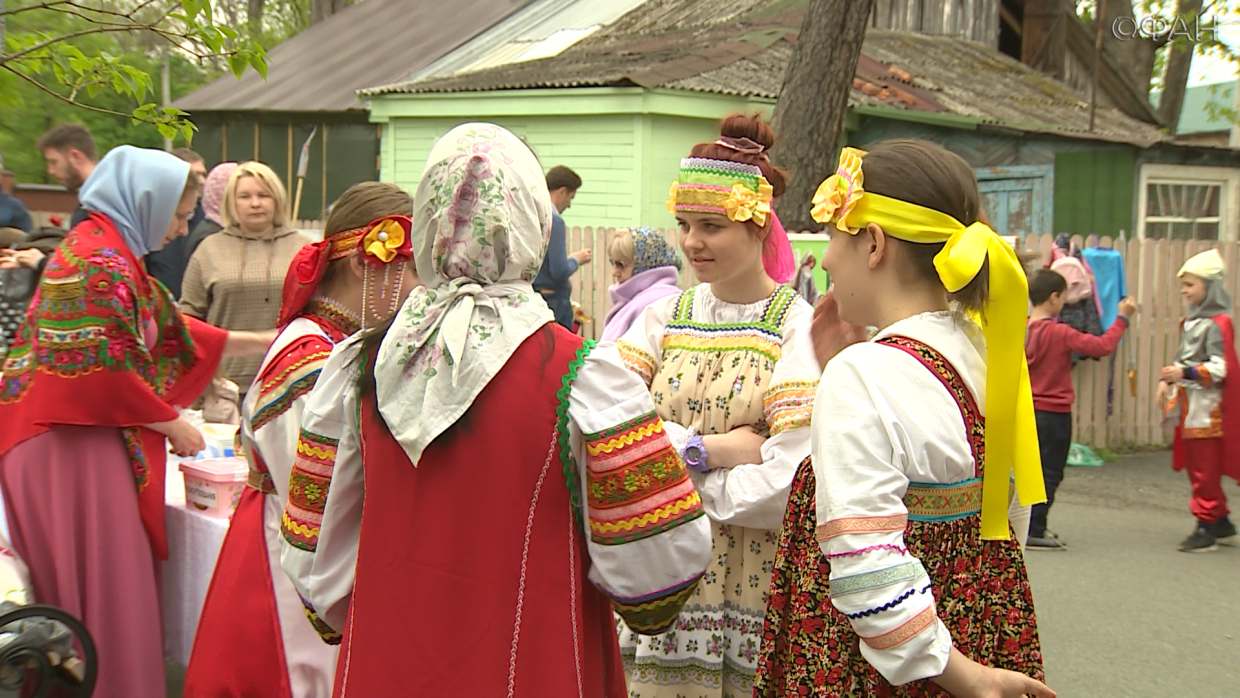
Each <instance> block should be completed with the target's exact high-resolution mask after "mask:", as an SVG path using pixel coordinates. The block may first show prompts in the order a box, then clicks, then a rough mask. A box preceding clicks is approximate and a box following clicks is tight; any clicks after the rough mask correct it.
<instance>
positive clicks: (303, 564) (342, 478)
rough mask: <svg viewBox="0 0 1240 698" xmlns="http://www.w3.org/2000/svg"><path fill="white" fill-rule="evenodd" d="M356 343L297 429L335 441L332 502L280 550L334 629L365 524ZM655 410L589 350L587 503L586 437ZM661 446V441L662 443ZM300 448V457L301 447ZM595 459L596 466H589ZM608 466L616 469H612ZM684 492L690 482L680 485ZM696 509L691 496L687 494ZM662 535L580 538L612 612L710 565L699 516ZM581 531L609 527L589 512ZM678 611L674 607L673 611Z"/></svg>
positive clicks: (654, 597)
mask: <svg viewBox="0 0 1240 698" xmlns="http://www.w3.org/2000/svg"><path fill="white" fill-rule="evenodd" d="M358 351H359V340H358V338H357V336H356V335H355V336H354V337H351V338H349V339H348V340H345V341H344V342H342V343H340V344H338V345H337V346H336V348H335V350H333V352H332V355H331V357H330V358H329V359H328V361H327V365H326V366H325V367H324V368H323V372H322V374H321V376H320V377H319V381H318V384H317V385H316V387H315V390H314V392H313V394H312V395H311V397H310V402H309V405H307V407H306V412H305V416H304V418H303V421H302V427H303V432H310V433H313V434H318V435H322V436H325V437H328V438H332V439H338V443H337V445H336V447H335V463H334V466H333V469H332V474H331V489H330V496H329V497H328V499H327V502H326V506H325V510H324V511H323V514H322V521H321V525H320V527H319V528H320V531H319V533H318V540H317V545H316V546H315V549H314V550H306V549H304V547H297V546H296V545H291V544H290V541H289V540H288V539H287V537H286V540H285V541H284V543H283V552H282V555H281V562H282V564H283V566H284V569H285V571H286V572H287V573H288V574H289V576H290V577H291V578H292V579H293V584H294V586H296V587H297V590H298V592H299V593H300V594H301V595H302V597H303V598H305V599H306V600H307V601H308V603H309V604H310V605H311V606H312V607H313V611H314V612H316V613H317V614H318V615H319V617H320V618H321V619H322V620H323V621H325V622H326V624H327V625H329V626H331V627H332V628H342V627H344V623H345V619H346V617H347V614H348V606H349V599H350V596H351V594H352V591H353V584H354V567H355V565H356V563H357V551H358V543H359V537H360V532H361V522H362V502H363V500H364V498H365V485H364V478H363V466H362V458H361V453H360V451H359V448H358V444H359V432H360V425H359V423H358V419H357V415H358V400H359V396H358V392H357V387H356V376H357V371H356V363H355V358H356V356H357V353H358ZM653 412H654V404H653V403H652V401H651V398H650V394H649V392H648V391H647V390H646V387H645V385H644V384H642V382H641V381H640V380H639V379H637V377H636V376H634V375H633V374H632V373H630V372H629V371H628V369H626V368H625V366H624V363H623V362H622V361H621V360H620V355H619V353H618V352H617V351H616V349H615V347H614V346H613V345H605V346H600V347H596V348H595V349H594V350H593V351H591V352H590V353H589V355H588V356H587V357H586V359H585V362H584V363H583V365H582V366H581V368H580V370H579V371H578V372H577V377H576V379H575V380H574V381H573V383H572V389H571V392H570V393H569V406H568V416H569V437H570V443H571V444H572V451H573V454H572V455H573V458H574V460H575V462H576V464H577V468H578V473H579V476H580V481H581V488H582V499H581V501H582V502H583V503H589V502H590V501H591V500H590V497H589V492H588V485H589V483H590V482H591V481H592V480H593V479H594V478H593V477H592V475H591V470H590V467H591V465H592V459H591V456H589V454H588V452H587V449H586V439H585V435H586V434H598V433H600V432H604V431H606V430H609V429H612V428H614V427H616V426H617V425H622V424H626V423H629V422H631V421H633V420H634V419H636V418H640V417H642V416H644V415H650V414H651V413H653ZM665 443H666V442H665ZM304 445H305V443H304V436H303V444H302V445H299V448H301V447H303V446H304ZM594 460H597V458H595V459H594ZM613 465H614V464H613ZM686 487H688V483H686ZM685 496H686V497H689V498H690V499H693V500H697V497H696V495H695V494H693V492H692V490H691V488H690V489H688V490H687V493H686V495H685ZM694 510H695V511H694V512H691V513H690V514H688V515H685V517H684V518H685V520H684V521H683V522H682V523H681V524H679V525H676V526H674V527H672V528H670V529H668V530H665V531H662V532H660V533H657V534H654V535H650V536H647V537H644V538H641V539H639V540H636V541H632V542H627V543H624V544H619V545H614V544H612V545H603V544H599V543H597V542H595V540H594V537H593V536H586V537H585V538H586V540H587V549H588V551H589V554H590V558H591V563H592V564H591V566H590V573H589V577H590V580H591V581H592V582H593V583H594V584H595V586H597V587H598V588H599V589H600V590H601V591H602V592H603V593H604V594H606V595H607V596H608V597H610V598H611V599H612V600H613V602H615V603H616V604H617V606H618V607H621V608H623V606H624V605H625V603H626V602H630V601H631V602H633V603H634V605H636V604H638V603H640V604H642V605H646V606H647V607H649V605H650V604H651V603H654V602H658V601H659V600H661V599H663V597H664V596H667V597H669V598H670V597H672V596H675V597H676V598H679V599H681V600H682V601H683V598H685V597H686V596H687V593H686V590H688V592H691V591H692V587H693V585H694V584H696V580H697V578H698V577H700V576H701V575H702V573H703V572H704V571H705V569H706V565H707V563H708V562H709V560H710V557H711V531H710V522H709V520H708V519H707V518H706V517H705V516H701V515H700V512H701V509H700V508H699V507H695V508H694ZM584 513H585V514H586V519H587V526H588V527H590V528H591V530H592V531H593V530H595V529H596V528H598V527H600V526H606V525H609V524H607V523H604V522H601V520H600V519H599V516H598V512H596V511H595V510H594V508H593V507H587V511H586V512H584ZM677 610H678V606H677Z"/></svg>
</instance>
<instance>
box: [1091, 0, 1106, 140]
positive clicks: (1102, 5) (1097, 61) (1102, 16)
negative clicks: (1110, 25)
mask: <svg viewBox="0 0 1240 698" xmlns="http://www.w3.org/2000/svg"><path fill="white" fill-rule="evenodd" d="M1098 5H1099V8H1098V17H1097V22H1098V38H1097V40H1096V41H1095V43H1094V75H1093V87H1092V88H1091V89H1090V92H1089V132H1090V133H1093V132H1094V114H1095V112H1097V111H1098V72H1099V70H1101V68H1102V25H1103V23H1104V21H1105V20H1106V16H1107V0H1098Z"/></svg>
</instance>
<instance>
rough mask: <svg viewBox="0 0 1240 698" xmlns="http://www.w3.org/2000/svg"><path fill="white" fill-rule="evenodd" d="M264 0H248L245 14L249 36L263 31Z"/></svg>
mask: <svg viewBox="0 0 1240 698" xmlns="http://www.w3.org/2000/svg"><path fill="white" fill-rule="evenodd" d="M264 1H265V0H249V9H248V12H247V14H246V19H247V24H248V25H249V28H250V36H251V37H255V36H259V35H261V34H262V33H263V2H264Z"/></svg>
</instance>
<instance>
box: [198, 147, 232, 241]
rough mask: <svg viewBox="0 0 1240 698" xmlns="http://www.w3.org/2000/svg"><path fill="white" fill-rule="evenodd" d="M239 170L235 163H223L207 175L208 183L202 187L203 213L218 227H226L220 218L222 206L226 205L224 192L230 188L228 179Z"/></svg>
mask: <svg viewBox="0 0 1240 698" xmlns="http://www.w3.org/2000/svg"><path fill="white" fill-rule="evenodd" d="M235 169H237V163H235V162H221V163H220V164H218V165H216V166H215V167H212V168H211V171H210V172H208V173H207V181H206V183H205V184H203V186H202V213H203V215H205V216H206V217H207V219H208V220H210V221H211V222H213V223H215V224H216V225H220V226H222V225H224V220H223V219H222V218H220V206H221V205H223V203H224V190H225V189H227V188H228V178H229V177H231V176H232V173H233V170H235Z"/></svg>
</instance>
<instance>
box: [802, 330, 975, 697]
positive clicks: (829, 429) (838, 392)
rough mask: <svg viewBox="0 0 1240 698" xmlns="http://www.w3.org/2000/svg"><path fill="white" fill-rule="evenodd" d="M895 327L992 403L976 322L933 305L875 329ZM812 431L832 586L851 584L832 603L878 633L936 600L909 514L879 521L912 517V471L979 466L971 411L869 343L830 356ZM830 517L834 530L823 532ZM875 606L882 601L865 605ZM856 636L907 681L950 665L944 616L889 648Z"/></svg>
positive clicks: (875, 659) (962, 473)
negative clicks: (909, 528) (967, 420)
mask: <svg viewBox="0 0 1240 698" xmlns="http://www.w3.org/2000/svg"><path fill="white" fill-rule="evenodd" d="M891 335H903V336H906V337H909V338H912V339H916V340H919V341H921V342H923V343H925V344H927V345H929V346H931V347H933V348H934V349H936V350H937V351H938V352H939V353H941V354H942V355H943V356H944V357H945V358H946V359H947V360H948V361H949V362H950V363H951V364H952V366H954V367H955V368H956V370H957V371H958V372H959V373H960V377H961V378H962V379H963V381H964V383H965V385H966V386H967V388H968V390H969V392H970V393H972V395H973V397H974V399H975V400H976V401H977V405H978V409H979V410H981V411H982V413H983V414H984V413H985V409H986V408H985V392H986V391H985V385H986V362H985V354H986V353H985V346H984V343H983V340H982V332H981V329H980V328H978V327H977V326H976V325H975V324H973V323H972V322H971V321H968V320H960V321H958V320H957V319H956V318H955V317H954V316H953V315H952V313H950V312H944V313H929V314H924V315H918V316H914V317H911V318H908V319H906V320H902V321H900V322H897V323H895V324H893V325H891V326H890V327H888V328H886V329H885V330H883V331H881V332H879V334H878V335H877V337H876V339H881V338H883V337H888V336H891ZM812 431H813V439H812V440H813V452H814V474H815V477H816V485H817V489H816V492H815V493H816V496H817V505H818V510H817V514H818V524H819V533H820V535H819V542H820V545H821V547H822V551H823V553H824V554H826V555H827V557H828V558H830V559H831V585H832V590H833V591H835V588H836V587H837V586H838V587H839V588H840V589H844V588H848V589H849V590H850V591H849V592H848V593H841V594H838V595H837V594H834V593H833V594H832V596H831V602H832V603H833V604H834V605H835V607H836V609H838V610H839V611H840V612H841V613H844V614H846V615H849V614H852V615H858V617H856V618H850V622H851V623H852V626H853V629H854V630H855V631H856V632H857V634H858V635H859V636H860V637H862V638H879V637H880V636H884V635H886V634H887V633H891V632H892V631H894V630H896V629H898V628H901V627H902V626H905V624H906V623H909V622H910V621H913V620H914V619H915V618H917V617H918V616H921V614H923V613H924V612H925V611H926V610H927V609H930V608H932V607H933V606H934V604H935V597H934V595H933V592H934V590H933V589H929V587H930V579H929V577H928V576H927V574H926V571H925V569H924V568H923V567H922V563H921V561H920V560H918V559H917V558H916V557H914V556H913V555H912V554H911V553H909V552H908V551H907V546H906V545H905V541H904V525H903V524H902V523H900V524H899V525H895V524H892V525H883V523H884V521H886V522H893V521H894V522H900V521H903V520H904V518H905V517H907V515H908V509H907V507H906V506H905V504H904V495H905V492H906V491H907V489H908V487H909V483H910V482H932V483H954V482H960V481H962V480H968V479H971V478H973V477H974V473H975V470H974V460H973V453H972V450H971V449H970V446H969V439H968V434H967V433H966V431H965V424H964V420H963V419H961V415H960V408H959V406H958V405H957V403H956V401H955V399H953V397H952V395H951V393H949V392H948V390H947V388H945V387H944V386H943V384H942V382H940V380H939V379H938V377H936V376H935V375H934V374H933V373H931V372H930V371H929V370H928V369H927V368H926V367H925V366H924V365H923V364H922V363H920V362H919V361H918V360H917V359H915V358H914V357H912V356H910V355H909V354H908V353H906V352H905V351H902V350H900V349H898V348H895V347H890V346H885V345H881V344H875V343H873V342H867V343H863V344H857V345H853V346H850V347H848V348H846V349H844V350H843V351H841V352H840V353H839V354H838V355H837V356H836V357H835V358H833V359H831V361H830V362H828V364H827V367H826V370H825V371H824V372H823V376H822V382H821V384H820V386H819V391H818V399H817V400H816V401H815V407H814V419H813V427H812ZM824 526H827V527H829V528H828V529H825V530H829V531H830V532H831V533H830V535H829V536H827V535H822V533H823V531H824ZM841 531H843V533H841ZM845 578H851V579H849V580H848V581H843V580H844V579H845ZM926 591H929V592H930V593H925V592H926ZM906 597H907V598H906ZM898 599H903V600H902V601H899V602H896V601H897V600H898ZM874 609H886V610H881V611H879V612H877V613H869V614H867V615H859V614H862V613H863V612H867V611H873V610H874ZM915 625H916V623H914V625H913V626H909V627H910V628H911V627H915ZM888 637H891V636H888ZM882 644H889V643H882ZM860 647H861V654H862V655H863V656H864V657H865V658H866V660H867V661H869V662H870V664H871V665H873V666H874V668H875V669H877V670H878V672H879V673H880V674H882V675H883V677H884V678H886V679H887V680H888V681H890V682H891V683H892V684H894V685H901V684H905V683H908V682H910V681H915V680H918V679H924V678H930V677H935V676H938V675H940V674H942V673H943V670H944V669H945V668H946V666H947V659H948V656H949V655H950V654H951V648H952V638H951V635H950V633H949V632H948V630H947V627H946V626H945V625H944V624H943V622H942V621H941V620H938V619H937V618H936V619H935V620H934V622H933V623H930V624H928V625H927V626H926V627H924V628H922V629H921V630H920V631H919V632H917V633H916V634H914V635H912V636H911V637H910V638H908V639H907V640H904V641H903V642H898V643H896V644H894V646H891V647H889V648H886V649H876V648H874V647H872V646H870V645H869V644H867V643H866V642H861V643H860Z"/></svg>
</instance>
